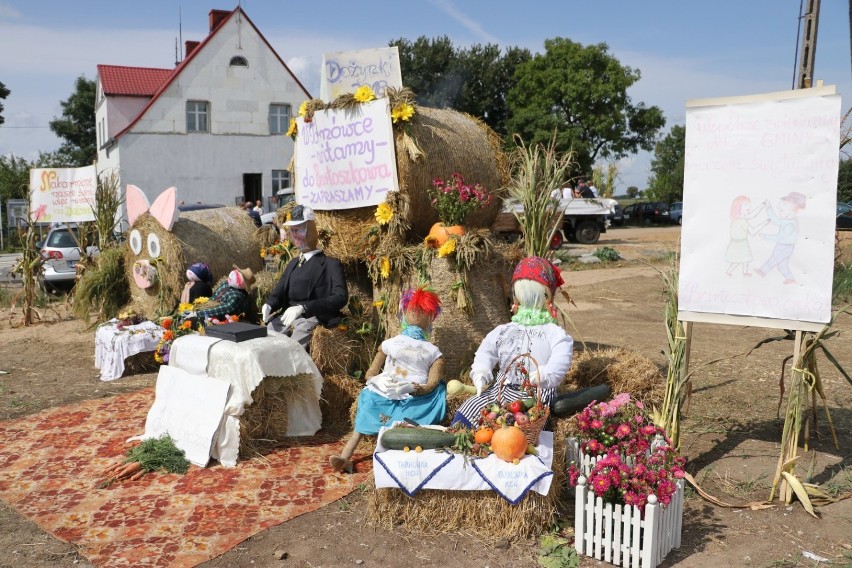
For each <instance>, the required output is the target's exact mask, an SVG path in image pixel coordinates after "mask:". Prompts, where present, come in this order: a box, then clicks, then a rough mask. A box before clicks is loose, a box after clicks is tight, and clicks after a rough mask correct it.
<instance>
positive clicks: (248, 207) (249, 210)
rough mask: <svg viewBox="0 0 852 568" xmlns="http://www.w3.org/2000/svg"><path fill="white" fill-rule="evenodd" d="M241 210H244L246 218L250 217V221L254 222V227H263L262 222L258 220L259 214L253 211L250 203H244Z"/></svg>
mask: <svg viewBox="0 0 852 568" xmlns="http://www.w3.org/2000/svg"><path fill="white" fill-rule="evenodd" d="M243 209H245V210H246V213H248V216H249V217H251V220H252V221H254V226H255V227H260V226H261V225H263V221H262V220H261V219H260V213H258V212H257V211H255V210H254V208H253V207H252V206H251V202H250V201H246V202H245V204H244V205H243Z"/></svg>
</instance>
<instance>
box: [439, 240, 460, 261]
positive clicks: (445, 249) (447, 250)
mask: <svg viewBox="0 0 852 568" xmlns="http://www.w3.org/2000/svg"><path fill="white" fill-rule="evenodd" d="M454 252H456V240H455V239H448V240H447V242H445V243H444V244H442V245H441V248H439V249H438V256H439V257H443V256H447V255H450V254H453V253H454Z"/></svg>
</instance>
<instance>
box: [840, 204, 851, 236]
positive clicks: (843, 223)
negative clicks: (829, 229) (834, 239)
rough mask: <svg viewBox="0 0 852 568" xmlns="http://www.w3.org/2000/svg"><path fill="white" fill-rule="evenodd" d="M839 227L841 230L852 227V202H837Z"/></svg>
mask: <svg viewBox="0 0 852 568" xmlns="http://www.w3.org/2000/svg"><path fill="white" fill-rule="evenodd" d="M837 228H838V229H840V230H850V229H852V204H850V203H838V204H837Z"/></svg>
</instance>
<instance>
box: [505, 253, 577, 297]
mask: <svg viewBox="0 0 852 568" xmlns="http://www.w3.org/2000/svg"><path fill="white" fill-rule="evenodd" d="M516 280H533V281H535V282H538V283H540V284H544V285H545V286H546V287H548V288H549V289H550V292H551V294H552V293H554V292H556V289H557V288H559V287H560V286H562V285H563V284H565V281H564V280H562V273H561V271H560V270H559V269H558V268H557V267H555V266H554V265H553V263H551V262H550V261H549V260H547V259H545V258H541V257H540V256H528V257H526V258H525V259H523V260H521V262H519V263H518V266H516V267H515V273H514V274H512V282H513V283H514V282H515V281H516Z"/></svg>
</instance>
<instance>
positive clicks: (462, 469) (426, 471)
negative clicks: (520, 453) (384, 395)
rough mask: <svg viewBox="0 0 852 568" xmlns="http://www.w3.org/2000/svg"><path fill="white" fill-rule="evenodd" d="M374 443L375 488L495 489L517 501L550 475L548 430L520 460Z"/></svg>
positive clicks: (543, 485)
mask: <svg viewBox="0 0 852 568" xmlns="http://www.w3.org/2000/svg"><path fill="white" fill-rule="evenodd" d="M384 430H386V428H382V430H381V431H380V432H379V443H378V444H377V445H376V451H375V453H374V454H373V475H374V477H375V481H376V487H377V488H396V489H400V490H402V491H403V492H404V493H405V494H406V495H408V496H413V495H416V494H417V493H418V492H419V491H421V490H423V489H445V490H455V491H485V490H493V491H496V492H497V493H498V494H499V495H500V496H501V497H503V498H504V499H506V500H507V501H509V502H510V503H512V504H513V505H514V504H517V503H518V502H519V501H521V499H523V498H524V497H525V496H526V494H527V493H528V492H529V491H535V492H536V493H539V494H541V495H547V493H548V492H549V491H550V484H551V482H552V481H553V471H552V470H551V466H552V465H553V433H552V432H542V433H541V435H540V436H539V440H538V445H537V446H536V450H537V451H538V456H532V455H528V456H525V457H524V458H523V459H522V460H521V461H520V463H519V464H517V465H515V464H512V463H508V462H505V461H503V460H501V459H500V458H498V457H497V456H495V455H493V454H492V455H490V456H488V457H487V458H483V459H470V458H467V459H466V458H465V456H463V455H461V454H448V453H445V452H439V451H436V450H423V451H422V452H420V453H415V452H413V451H409V452H403V451H401V450H387V449H385V448H384V447H383V446H382V445H381V435H382V432H384Z"/></svg>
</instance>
